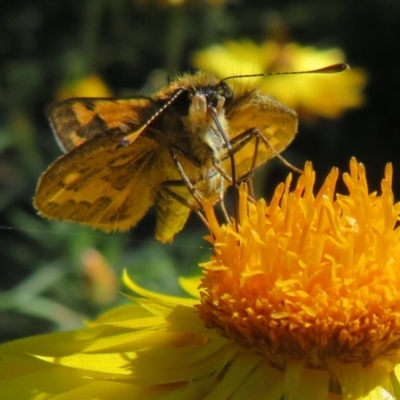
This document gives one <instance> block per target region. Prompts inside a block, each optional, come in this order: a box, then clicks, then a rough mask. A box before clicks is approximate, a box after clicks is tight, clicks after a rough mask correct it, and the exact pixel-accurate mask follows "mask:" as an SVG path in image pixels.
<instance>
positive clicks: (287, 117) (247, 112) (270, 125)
mask: <svg viewBox="0 0 400 400" xmlns="http://www.w3.org/2000/svg"><path fill="white" fill-rule="evenodd" d="M227 119H228V121H229V126H230V135H231V140H232V139H234V138H236V137H237V136H238V135H240V134H242V133H243V132H246V131H248V130H249V129H250V128H257V129H259V130H260V131H261V132H262V133H263V135H264V136H265V137H266V138H267V140H268V142H269V143H270V145H271V147H272V148H273V149H274V150H275V151H276V152H278V153H280V152H281V151H283V150H284V149H285V148H286V147H287V146H288V145H289V144H290V142H291V141H292V140H293V139H294V137H295V135H296V132H297V114H296V112H295V111H293V110H292V109H290V108H288V107H286V106H285V105H284V104H281V103H279V102H278V101H276V100H275V99H273V98H272V97H270V96H266V95H262V94H260V93H259V92H258V91H254V92H251V93H249V95H248V96H246V95H242V97H239V98H238V100H237V101H236V102H234V103H233V105H232V106H231V107H230V108H229V109H228V110H227ZM255 143H256V141H255V138H254V139H251V140H250V141H249V142H248V143H246V144H245V145H244V146H243V147H242V148H240V149H239V150H238V151H237V152H236V153H235V164H236V172H237V177H238V178H240V177H242V176H244V175H245V174H247V173H248V172H249V171H250V169H251V165H252V162H253V156H254V152H255ZM274 156H275V154H274V153H273V152H272V151H271V149H269V148H267V147H266V146H265V145H264V144H263V143H261V142H260V144H259V146H258V152H257V160H256V166H259V165H261V164H263V163H265V162H266V161H267V160H269V159H270V158H273V157H274ZM224 170H225V171H230V161H229V159H227V160H225V161H224Z"/></svg>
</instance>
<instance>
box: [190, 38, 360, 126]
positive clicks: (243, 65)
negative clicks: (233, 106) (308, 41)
mask: <svg viewBox="0 0 400 400" xmlns="http://www.w3.org/2000/svg"><path fill="white" fill-rule="evenodd" d="M343 62H345V56H344V53H343V51H342V50H340V49H338V48H334V49H328V50H317V49H316V48H313V47H302V46H300V45H298V44H297V43H288V44H285V45H282V44H280V43H277V42H274V41H267V42H265V43H263V44H261V45H257V44H255V43H254V42H251V41H242V42H227V43H226V44H224V45H213V46H211V47H209V48H207V49H205V50H203V51H200V52H198V53H196V54H195V55H194V57H193V64H194V66H195V67H196V68H199V69H202V70H204V71H209V72H212V73H214V74H216V75H217V76H219V77H221V78H224V77H227V76H231V75H239V74H261V73H266V72H292V71H306V70H312V69H317V68H322V67H326V66H328V65H332V64H336V63H343ZM255 79H259V80H260V78H253V81H254V80H255ZM240 82H243V84H245V83H246V80H245V79H241V80H239V79H238V83H237V84H240ZM247 82H248V81H247ZM235 84H236V83H235ZM365 84H366V75H365V73H364V72H363V71H361V70H360V69H357V68H352V69H351V70H348V71H346V72H345V73H341V74H336V75H321V74H310V75H301V76H299V75H283V76H282V75H280V76H266V77H264V78H261V80H260V84H259V87H260V90H261V91H262V93H264V94H268V95H271V96H273V97H275V98H276V99H277V100H279V101H281V102H282V103H284V104H286V105H287V106H289V107H291V108H294V109H296V110H298V111H299V112H303V113H306V114H313V115H319V116H323V117H328V118H336V117H338V116H340V115H341V113H342V112H343V111H345V110H346V109H348V108H354V107H358V106H360V105H361V104H362V103H363V101H364V96H363V93H362V90H363V88H364V86H365Z"/></svg>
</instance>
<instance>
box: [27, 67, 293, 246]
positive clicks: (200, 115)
mask: <svg viewBox="0 0 400 400" xmlns="http://www.w3.org/2000/svg"><path fill="white" fill-rule="evenodd" d="M234 78H235V77H228V78H225V79H223V80H219V79H217V78H216V77H214V76H213V75H210V74H208V73H205V72H197V73H194V74H189V73H187V74H183V75H181V76H178V77H177V78H175V79H174V80H172V81H171V82H170V83H169V84H168V85H167V86H165V87H164V88H162V89H161V90H159V91H158V92H156V93H155V94H154V95H153V96H151V97H143V96H137V97H132V98H125V99H123V98H121V99H113V98H75V99H69V100H66V101H62V102H60V103H58V104H55V105H54V106H53V107H52V108H51V109H50V112H49V120H50V124H51V126H52V129H53V132H54V134H55V137H56V140H57V141H58V144H59V145H60V147H61V149H62V150H63V151H64V152H65V153H66V154H65V155H63V156H61V157H60V158H58V159H57V160H56V161H55V162H54V163H53V164H51V165H50V167H49V168H48V169H47V171H45V172H44V173H43V175H42V176H41V177H40V179H39V182H38V185H37V190H36V194H35V197H34V205H35V207H36V208H37V209H38V211H39V214H40V215H42V216H44V217H47V218H50V219H58V220H63V221H64V220H65V221H75V222H78V223H80V224H83V225H87V226H90V227H92V228H97V229H102V230H104V231H114V230H127V229H129V228H131V227H133V226H135V225H136V224H137V223H138V221H140V220H141V219H142V218H143V216H144V215H145V214H146V212H147V211H148V209H149V208H150V207H152V206H154V207H155V209H156V217H157V222H156V228H155V236H156V238H157V239H158V240H159V241H161V242H169V241H171V240H172V239H173V237H174V235H175V234H176V233H178V232H179V231H180V230H181V229H182V228H183V226H184V225H185V223H186V221H187V219H188V217H189V214H190V212H191V211H192V210H198V209H199V208H200V204H199V203H200V201H199V199H201V198H207V199H210V201H212V202H213V203H216V202H218V201H219V200H220V199H221V198H222V195H223V192H224V191H225V190H226V188H227V187H228V186H229V185H230V184H232V183H234V182H236V181H239V180H240V178H241V177H244V176H246V174H248V173H249V171H251V170H253V169H254V168H255V167H257V166H259V165H261V164H263V163H265V162H266V161H267V160H268V159H270V158H272V157H274V156H275V155H276V154H278V153H280V152H281V151H283V150H284V149H285V148H286V147H287V146H288V145H289V143H290V142H291V141H292V140H293V138H294V137H295V134H296V132H297V115H296V113H295V111H293V110H291V109H290V108H288V107H286V106H285V105H283V104H281V103H279V102H278V101H276V100H274V99H273V98H271V97H270V96H267V95H264V94H261V93H260V92H259V91H258V90H257V87H256V85H254V84H246V85H237V84H235V80H234ZM228 79H230V80H232V82H233V83H232V84H231V85H228V83H227V80H228ZM260 141H261V144H260ZM232 175H234V176H233V177H232Z"/></svg>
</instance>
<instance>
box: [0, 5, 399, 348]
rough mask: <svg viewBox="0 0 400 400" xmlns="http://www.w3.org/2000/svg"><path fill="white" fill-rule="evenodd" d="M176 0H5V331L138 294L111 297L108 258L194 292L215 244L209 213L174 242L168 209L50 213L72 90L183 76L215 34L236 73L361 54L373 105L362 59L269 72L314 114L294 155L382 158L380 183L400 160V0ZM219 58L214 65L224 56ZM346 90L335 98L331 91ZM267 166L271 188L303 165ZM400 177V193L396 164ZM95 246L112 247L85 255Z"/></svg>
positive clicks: (55, 326) (83, 315)
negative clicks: (41, 184)
mask: <svg viewBox="0 0 400 400" xmlns="http://www.w3.org/2000/svg"><path fill="white" fill-rule="evenodd" d="M166 3H167V2H166V1H161V0H160V1H151V2H147V1H146V2H145V1H136V0H84V1H82V0H70V1H68V2H63V3H62V6H60V3H59V2H49V1H45V0H37V1H35V2H32V1H30V0H18V1H15V2H3V3H2V5H1V12H0V109H1V112H0V226H1V228H0V266H1V271H2V272H1V275H0V341H5V340H8V339H11V338H15V337H21V336H26V335H29V334H33V333H40V332H47V331H50V330H60V329H61V330H65V329H71V328H73V327H76V326H79V324H81V321H82V320H83V319H87V318H92V317H94V316H95V315H97V314H98V313H99V312H101V311H102V310H104V309H105V308H108V307H111V306H112V305H116V304H119V303H121V302H122V303H123V302H124V301H126V300H125V299H124V298H123V297H121V296H117V297H113V296H112V295H110V296H109V297H108V299H109V301H108V302H107V304H105V303H101V302H98V301H96V300H95V298H96V295H95V294H94V293H97V289H95V288H97V287H98V286H97V285H98V284H100V283H101V282H102V279H103V278H102V277H104V276H106V275H107V274H108V272H105V271H107V268H106V269H104V270H103V269H101V268H100V269H99V270H97V269H96V268H95V271H97V272H95V273H93V272H90V273H89V272H88V266H89V265H91V263H92V262H93V260H94V261H95V262H94V265H97V266H100V265H102V266H103V267H104V266H112V268H113V269H114V271H115V272H114V273H115V274H116V275H117V276H118V275H119V274H120V273H121V270H122V269H123V268H124V267H128V268H129V270H130V275H131V276H132V277H133V278H134V279H135V280H138V281H139V282H140V283H141V284H144V285H146V286H147V287H150V288H151V289H153V290H157V289H158V290H163V291H164V292H166V293H170V294H174V295H178V294H180V293H181V289H180V288H179V286H178V285H177V283H176V282H177V276H179V275H190V274H192V273H193V272H194V271H193V270H196V267H195V266H196V265H197V264H198V262H199V261H204V260H205V259H206V258H207V256H208V255H209V254H210V252H211V250H210V249H209V248H208V247H207V246H205V245H204V243H203V242H202V239H201V236H202V235H203V234H204V233H205V229H204V227H203V225H201V223H200V222H199V221H198V218H197V217H196V216H193V217H192V218H191V219H190V221H189V225H188V226H187V227H186V228H185V230H184V231H183V232H182V233H181V234H180V235H178V236H177V237H176V240H175V241H174V243H173V244H171V245H168V246H162V245H160V244H158V243H156V242H155V240H154V237H153V234H154V226H155V216H154V214H153V213H152V212H149V214H148V215H147V217H146V218H145V219H144V220H143V221H141V222H140V224H139V225H138V226H137V227H136V228H135V229H134V230H132V231H130V232H128V233H125V234H107V235H106V234H104V233H102V232H97V231H93V230H91V229H89V228H85V227H82V226H78V225H76V224H72V223H71V224H70V223H60V222H56V221H47V220H44V219H43V218H40V217H38V216H37V215H36V212H35V210H34V209H33V207H32V196H33V194H34V191H35V185H36V182H37V180H38V177H39V176H40V174H41V173H42V172H43V171H44V170H45V169H46V167H47V166H48V165H49V164H50V163H51V162H53V161H54V160H55V159H56V158H57V157H59V156H60V155H61V152H60V150H59V149H58V147H57V144H56V142H55V140H54V138H53V135H52V133H51V130H50V128H49V124H48V121H47V119H46V116H45V109H46V108H47V106H48V105H49V104H51V103H52V102H54V101H55V100H56V99H57V98H58V97H59V96H62V97H64V96H78V95H79V96H81V95H95V96H104V95H107V94H109V93H112V94H113V95H115V96H121V97H123V96H130V95H149V94H151V93H152V92H153V91H154V90H155V89H157V88H159V87H160V86H162V85H164V84H165V82H166V80H167V77H168V76H173V75H174V74H175V73H176V72H182V71H187V70H194V69H195V68H196V66H195V65H194V64H193V55H194V54H201V53H200V52H207V51H208V50H207V49H213V48H214V47H213V46H219V47H218V48H220V49H221V48H222V49H224V50H223V51H220V52H219V55H218V57H222V55H221V54H226V57H227V60H228V61H229V64H230V63H231V62H232V65H223V67H224V68H226V70H227V73H228V74H232V73H237V72H241V71H243V70H244V68H247V66H248V65H249V63H251V64H252V65H254V66H256V67H252V68H259V69H261V70H263V71H264V70H265V69H267V70H268V71H269V70H274V71H278V70H283V69H284V70H294V69H303V68H308V67H309V66H308V64H307V61H305V58H306V57H305V56H306V55H308V56H310V58H311V59H318V63H319V62H321V63H323V64H325V63H331V61H330V60H331V58H332V59H335V60H336V58H341V57H342V56H343V54H345V55H346V62H348V63H349V64H350V65H351V66H352V67H357V68H358V67H359V68H362V70H363V71H365V73H366V74H367V75H368V84H367V86H366V88H365V91H364V96H363V97H364V103H363V104H361V101H360V100H361V95H360V92H359V90H360V88H361V87H362V86H363V84H364V81H363V79H364V78H362V77H361V75H358V74H356V72H357V69H356V68H354V69H353V70H350V71H347V72H344V73H341V74H337V75H327V76H313V75H310V76H303V75H299V76H293V77H291V78H290V79H291V83H288V82H289V81H288V80H286V78H287V77H279V76H277V77H271V79H270V78H265V79H260V80H259V83H260V84H261V85H262V86H263V90H264V87H265V90H266V92H269V91H270V92H271V93H272V92H274V94H275V95H276V96H278V94H279V95H283V96H284V97H282V101H287V102H290V104H291V105H292V106H293V107H296V108H298V110H299V112H300V115H301V117H302V119H301V121H300V127H299V134H298V135H297V137H296V139H295V140H294V142H293V143H292V144H291V146H290V147H289V149H288V150H286V151H285V152H284V157H285V158H286V159H287V160H288V161H290V162H291V163H292V164H295V165H296V166H302V165H303V164H304V162H305V160H312V162H313V163H314V166H315V168H316V169H317V170H318V171H320V174H321V175H320V176H322V175H323V174H324V173H326V172H327V171H328V170H330V169H331V167H332V166H333V165H337V166H338V167H347V163H348V159H349V158H350V156H353V155H354V156H357V158H358V159H359V160H360V161H362V162H364V163H365V165H366V166H367V168H368V170H369V171H370V172H369V184H370V186H371V188H372V190H373V189H377V188H378V187H379V184H380V179H381V172H380V171H382V169H383V166H384V165H385V164H386V162H387V161H392V162H393V163H394V167H395V171H396V170H398V169H399V164H400V161H399V157H398V149H399V148H400V120H399V118H398V104H399V103H400V90H399V87H400V75H399V73H398V71H399V70H400V51H398V50H399V49H398V48H397V47H399V44H398V43H397V42H396V40H395V38H397V37H399V36H400V24H399V23H398V21H399V18H400V3H399V2H397V1H392V0H384V1H381V0H365V1H364V2H363V5H362V7H360V5H359V3H357V2H349V1H345V0H339V1H338V0H335V1H334V0H329V1H327V2H319V1H317V0H308V1H306V2H301V3H300V2H298V1H294V0H288V1H280V2H268V4H267V3H266V2H265V1H261V0H249V1H246V2H244V1H230V0H228V1H224V2H221V1H200V0H198V1H182V2H179V4H176V2H175V4H173V5H170V6H167V4H166ZM173 3H174V2H173ZM277 21H278V22H277ZM371 26H373V27H374V29H371ZM228 43H230V45H228ZM268 43H273V44H274V45H273V46H274V48H273V50H271V55H269V54H267V53H266V52H265V51H264V50H265V49H264V47H265V46H267V45H266V44H268ZM229 46H231V47H229ZM232 46H233V47H232ZM263 46H264V47H263ZM228 49H229V51H227V50H228ZM233 49H235V50H233ZM260 49H264V50H263V51H261V50H260ZM332 49H336V50H332ZM337 49H340V50H337ZM240 51H242V53H240ZM235 52H236V53H240V54H241V55H240V58H241V59H239V61H240V62H241V65H239V63H238V61H237V58H238V56H235V57H236V59H235V57H234V55H235V54H236V53H235ZM278 55H279V57H278ZM283 55H285V57H283ZM260 57H261V58H262V59H261V60H260ZM272 59H273V61H272ZM289 61H290V63H289ZM300 61H301V63H300ZM207 62H208V64H209V65H211V61H210V58H208V61H207ZM335 62H336V61H335ZM303 63H304V64H303ZM221 64H225V62H223V61H221ZM318 66H321V65H318ZM215 72H216V73H219V72H218V71H217V70H215ZM251 72H255V71H251ZM317 79H318V80H317ZM335 82H336V83H335ZM338 82H342V83H338ZM75 85H76V86H75ZM269 85H270V89H268V86H269ZM335 85H337V86H341V85H343V86H346V87H349V92H347V89H346V91H344V90H342V89H341V90H340V91H339V90H338V87H335ZM280 86H281V87H282V89H281V88H280ZM344 92H345V94H343V93H344ZM332 99H333V100H334V102H333V104H334V105H335V108H332V106H331V105H330V106H327V105H326V104H327V100H329V101H331V100H332ZM342 101H343V102H344V103H343V104H341V102H342ZM291 102H293V103H291ZM357 103H359V104H360V106H359V107H358V108H352V107H353V106H355V105H356V104H357ZM350 106H351V107H350ZM344 110H348V111H346V112H345V113H344V112H343V111H344ZM316 115H318V117H316ZM325 116H329V118H326V117H325ZM332 116H334V117H335V118H330V117H332ZM311 119H312V121H313V122H314V123H313V124H310V123H308V122H310V120H311ZM396 163H397V165H396ZM396 167H397V168H396ZM266 171H267V172H266V173H265V174H264V175H262V177H261V179H260V180H259V181H258V182H259V183H258V185H257V186H258V190H259V191H260V192H261V194H263V196H265V197H266V198H267V199H268V198H270V196H271V195H272V193H271V192H272V188H273V187H274V186H275V184H276V183H277V182H280V181H282V179H283V177H284V176H286V175H287V172H288V171H287V168H286V167H284V166H283V165H282V163H281V162H279V161H278V160H272V161H270V162H268V163H267V170H266ZM318 179H319V178H318V177H317V185H318V183H321V182H320V181H318ZM393 190H394V194H395V197H396V198H399V196H400V181H399V180H397V179H396V177H395V178H394V183H393ZM228 207H229V204H228ZM92 250H96V251H97V252H98V254H99V257H100V258H99V259H98V260H97V261H96V260H95V259H94V258H92V259H90V258H89V259H88V258H85V255H87V254H88V251H89V252H90V251H92ZM89 254H90V253H89ZM99 260H102V261H100V262H98V261H99ZM188 266H193V269H192V270H190V269H188ZM89 270H90V268H89ZM90 271H91V270H90ZM88 274H89V275H88ZM93 274H94V275H93ZM97 279H99V282H100V283H95V282H98V281H97ZM108 279H110V285H109V288H107V290H110V293H114V294H115V292H118V290H119V288H118V287H117V286H118V283H115V282H114V283H113V282H112V279H113V278H106V280H108ZM101 285H102V283H101V284H100V286H101ZM90 286H91V287H92V288H93V290H92V289H90ZM102 290H103V289H102ZM104 290H105V289H104Z"/></svg>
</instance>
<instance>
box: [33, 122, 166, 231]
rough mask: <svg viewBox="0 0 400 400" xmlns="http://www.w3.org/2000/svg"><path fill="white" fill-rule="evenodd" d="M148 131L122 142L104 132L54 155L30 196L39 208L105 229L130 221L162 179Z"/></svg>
mask: <svg viewBox="0 0 400 400" xmlns="http://www.w3.org/2000/svg"><path fill="white" fill-rule="evenodd" d="M148 132H149V128H147V129H146V130H145V131H144V132H143V133H142V134H141V135H139V136H138V137H137V139H136V140H135V142H134V143H132V144H131V145H129V146H126V147H122V146H121V145H120V142H121V139H122V137H123V135H122V134H121V132H119V131H113V130H110V131H105V132H103V133H99V134H98V135H97V136H94V137H92V138H91V139H89V140H87V141H86V142H84V143H83V144H81V145H80V146H78V147H76V148H75V149H73V150H72V151H70V152H69V153H67V154H66V155H64V156H62V157H60V158H59V159H58V160H56V161H55V162H54V163H53V164H52V165H51V166H50V167H49V169H48V170H47V171H46V172H45V173H44V174H43V175H42V176H41V178H40V180H39V183H38V186H37V190H36V195H35V198H34V204H35V206H36V208H37V209H38V210H39V213H40V214H41V215H43V216H45V217H47V218H50V219H59V220H66V221H75V222H78V223H81V224H84V225H89V226H91V227H93V228H98V229H102V230H105V231H112V230H117V229H118V230H126V229H128V228H130V227H132V226H133V225H135V224H136V223H137V222H138V221H139V220H140V219H141V218H142V217H143V216H144V214H145V213H146V211H147V209H148V208H149V207H150V206H151V205H153V203H154V196H155V188H156V187H158V186H159V185H160V183H161V182H162V181H163V180H164V179H165V178H164V177H163V168H162V166H160V165H159V164H158V163H157V162H155V161H154V159H155V158H156V157H157V154H156V152H157V148H158V142H157V141H156V140H154V139H153V138H152V137H151V135H147V133H148Z"/></svg>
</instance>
